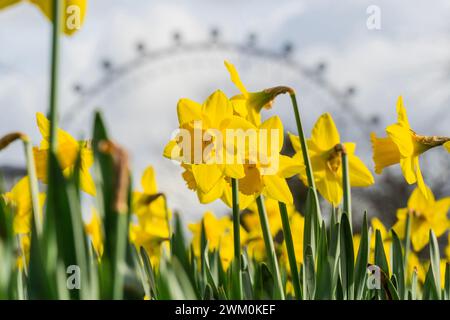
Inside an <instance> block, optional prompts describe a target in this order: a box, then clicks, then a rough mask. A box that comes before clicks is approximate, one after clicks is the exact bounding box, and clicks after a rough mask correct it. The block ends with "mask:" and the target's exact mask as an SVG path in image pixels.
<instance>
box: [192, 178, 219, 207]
mask: <svg viewBox="0 0 450 320" xmlns="http://www.w3.org/2000/svg"><path fill="white" fill-rule="evenodd" d="M225 184H226V182H225V180H223V179H221V180H220V181H219V182H218V183H216V185H215V186H214V187H213V188H212V189H211V190H210V191H209V192H207V193H204V192H202V191H201V190H197V196H198V199H199V200H200V203H210V202H213V201H214V200H217V199H219V198H220V197H221V196H222V194H223V192H224V189H225Z"/></svg>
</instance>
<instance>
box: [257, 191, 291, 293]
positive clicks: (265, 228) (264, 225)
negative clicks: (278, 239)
mask: <svg viewBox="0 0 450 320" xmlns="http://www.w3.org/2000/svg"><path fill="white" fill-rule="evenodd" d="M256 204H257V206H258V213H259V220H260V223H261V231H262V234H263V238H264V245H265V247H266V253H267V258H268V260H269V264H270V268H271V271H272V275H273V277H274V281H275V294H276V298H278V299H282V300H284V292H283V285H282V283H281V276H280V270H279V268H278V261H277V258H276V256H275V247H274V245H273V239H272V235H271V233H270V227H269V220H268V219H267V213H266V208H265V206H264V201H263V199H262V196H261V195H260V196H259V197H257V198H256Z"/></svg>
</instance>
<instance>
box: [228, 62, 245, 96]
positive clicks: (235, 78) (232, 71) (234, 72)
mask: <svg viewBox="0 0 450 320" xmlns="http://www.w3.org/2000/svg"><path fill="white" fill-rule="evenodd" d="M224 63H225V67H226V68H227V70H228V72H229V73H230V77H231V82H233V83H234V85H235V86H236V87H237V88H238V89H239V91H240V92H241V93H242V94H243V95H248V91H247V89H246V88H245V86H244V84H243V83H242V81H241V78H240V77H239V73H238V72H237V70H236V68H235V67H234V65H233V64H232V63H230V62H228V61H225V62H224Z"/></svg>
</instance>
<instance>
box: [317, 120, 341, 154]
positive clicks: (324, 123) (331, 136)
mask: <svg viewBox="0 0 450 320" xmlns="http://www.w3.org/2000/svg"><path fill="white" fill-rule="evenodd" d="M311 140H313V141H314V143H315V144H316V145H317V146H318V147H319V148H320V149H321V150H330V149H331V148H334V146H336V145H337V144H338V143H340V140H341V139H340V136H339V132H338V130H337V128H336V125H335V123H334V121H333V118H332V117H331V115H330V114H329V113H324V114H323V115H321V116H320V117H319V119H318V120H317V122H316V124H315V125H314V128H313V130H312V134H311Z"/></svg>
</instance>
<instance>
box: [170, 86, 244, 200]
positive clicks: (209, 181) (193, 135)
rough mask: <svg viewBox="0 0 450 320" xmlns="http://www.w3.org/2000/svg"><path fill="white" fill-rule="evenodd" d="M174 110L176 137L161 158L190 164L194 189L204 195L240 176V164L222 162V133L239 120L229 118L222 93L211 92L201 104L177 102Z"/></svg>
mask: <svg viewBox="0 0 450 320" xmlns="http://www.w3.org/2000/svg"><path fill="white" fill-rule="evenodd" d="M177 111H178V121H179V128H180V134H179V135H178V136H177V137H176V138H175V139H173V140H171V141H169V143H168V144H167V145H166V147H165V149H164V156H165V157H167V158H169V159H173V160H178V161H180V162H181V164H182V165H183V164H187V165H190V171H191V172H192V175H193V177H194V179H195V188H197V189H198V190H200V191H201V193H203V194H208V193H210V192H211V191H212V190H213V189H214V188H215V187H217V184H218V183H219V182H221V180H223V179H224V178H225V177H230V178H241V177H243V176H244V168H243V166H242V164H239V163H237V161H232V162H233V163H229V164H227V163H226V161H225V160H226V154H225V153H226V143H225V142H224V141H223V137H225V136H226V134H225V130H226V129H227V128H229V127H234V125H233V123H234V122H236V121H237V122H239V123H241V121H240V120H238V119H236V118H237V117H236V116H234V115H233V107H232V105H231V103H230V101H229V100H228V98H227V97H226V96H225V94H224V93H223V92H221V91H216V92H214V93H213V94H212V95H210V96H209V97H208V99H207V100H206V101H205V102H204V103H203V105H201V104H199V103H197V102H194V101H191V100H189V99H181V100H180V101H179V102H178V106H177ZM243 121H244V120H243ZM219 137H220V139H218V138H219ZM219 140H220V143H219ZM213 196H214V197H213V198H215V199H217V198H219V197H221V196H222V194H221V193H220V192H214V193H213Z"/></svg>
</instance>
